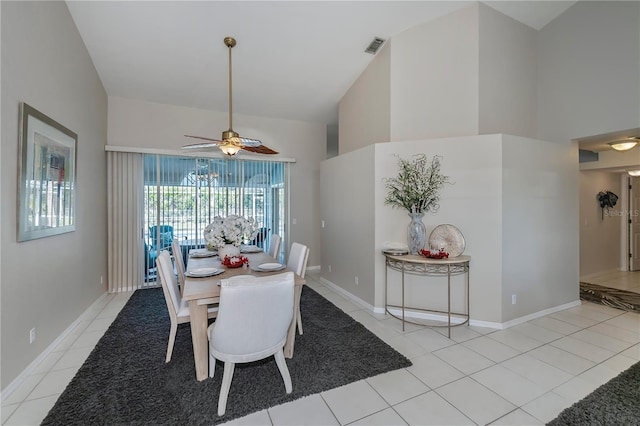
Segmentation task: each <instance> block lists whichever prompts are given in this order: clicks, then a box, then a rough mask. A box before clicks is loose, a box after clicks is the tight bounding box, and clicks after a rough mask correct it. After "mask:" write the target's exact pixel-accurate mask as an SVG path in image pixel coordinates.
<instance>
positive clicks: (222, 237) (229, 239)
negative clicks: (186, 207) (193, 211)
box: [204, 215, 258, 250]
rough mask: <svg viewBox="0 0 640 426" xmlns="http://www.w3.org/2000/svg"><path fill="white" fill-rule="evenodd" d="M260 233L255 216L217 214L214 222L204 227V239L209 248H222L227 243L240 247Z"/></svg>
mask: <svg viewBox="0 0 640 426" xmlns="http://www.w3.org/2000/svg"><path fill="white" fill-rule="evenodd" d="M257 234H258V224H257V222H256V221H255V220H254V219H253V218H251V217H250V218H249V219H246V218H244V217H242V216H238V215H229V216H227V217H226V218H223V217H220V216H216V217H214V218H213V222H211V223H210V224H209V225H207V227H206V228H204V239H205V241H206V242H207V248H208V249H209V250H214V249H220V248H222V247H224V246H225V245H226V244H233V245H234V246H236V247H239V246H240V244H242V243H244V242H247V241H251V240H253V239H254V238H255V237H256V235H257Z"/></svg>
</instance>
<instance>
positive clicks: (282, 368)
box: [273, 349, 293, 393]
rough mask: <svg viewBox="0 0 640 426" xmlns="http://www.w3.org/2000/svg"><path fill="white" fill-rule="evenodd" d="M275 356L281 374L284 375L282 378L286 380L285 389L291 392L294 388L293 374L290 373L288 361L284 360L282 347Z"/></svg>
mask: <svg viewBox="0 0 640 426" xmlns="http://www.w3.org/2000/svg"><path fill="white" fill-rule="evenodd" d="M273 356H274V357H275V358H276V364H277V365H278V370H280V374H281V375H282V380H284V390H285V391H286V392H287V393H291V391H292V390H293V386H292V385H291V376H290V375H289V369H288V368H287V362H286V361H285V360H284V352H283V350H282V349H280V350H279V351H278V352H276V353H275V354H274V355H273Z"/></svg>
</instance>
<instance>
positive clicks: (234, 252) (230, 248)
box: [218, 244, 240, 260]
mask: <svg viewBox="0 0 640 426" xmlns="http://www.w3.org/2000/svg"><path fill="white" fill-rule="evenodd" d="M218 256H220V260H224V258H225V256H229V257H233V256H240V247H236V246H234V245H233V244H225V245H224V246H223V247H221V248H219V249H218Z"/></svg>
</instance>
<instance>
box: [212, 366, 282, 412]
mask: <svg viewBox="0 0 640 426" xmlns="http://www.w3.org/2000/svg"><path fill="white" fill-rule="evenodd" d="M283 359H284V356H283ZM235 367H236V365H235V364H234V363H233V362H228V361H225V363H224V373H223V375H222V387H221V388H220V398H218V415H219V416H222V415H224V412H225V411H227V397H228V396H229V388H230V387H231V379H233V370H234V369H235Z"/></svg>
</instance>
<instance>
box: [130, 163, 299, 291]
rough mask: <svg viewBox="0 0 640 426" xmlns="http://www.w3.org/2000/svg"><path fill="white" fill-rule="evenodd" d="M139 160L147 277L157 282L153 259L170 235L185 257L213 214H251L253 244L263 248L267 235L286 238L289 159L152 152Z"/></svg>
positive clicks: (200, 243)
mask: <svg viewBox="0 0 640 426" xmlns="http://www.w3.org/2000/svg"><path fill="white" fill-rule="evenodd" d="M143 162H144V188H143V210H144V221H143V222H144V224H143V231H144V232H143V238H144V245H145V281H147V282H152V281H155V278H156V276H155V258H156V257H157V254H158V253H159V251H160V250H168V249H170V246H171V243H172V241H173V239H174V238H177V239H178V241H179V242H180V247H181V253H180V255H181V256H183V258H184V260H185V261H186V256H187V253H188V250H189V249H191V248H197V247H203V246H204V240H203V236H202V231H203V230H204V228H205V227H206V226H207V225H208V224H209V223H211V222H212V221H213V218H214V217H215V216H223V217H224V216H227V215H230V214H237V215H242V216H245V217H253V218H254V219H255V220H256V221H257V222H258V224H259V226H260V232H259V233H258V236H257V237H256V239H255V240H254V241H253V242H252V243H253V244H256V245H258V246H260V247H263V248H265V249H267V248H268V246H269V240H270V236H271V234H279V235H280V236H281V237H282V238H283V239H285V240H286V235H285V219H286V214H285V212H286V211H287V206H286V200H287V199H288V196H287V191H288V188H287V175H288V163H285V162H278V161H262V160H244V159H235V158H234V159H226V158H194V157H175V156H164V155H155V154H154V155H145V156H144V159H143ZM281 247H283V248H284V247H286V244H282V246H281ZM281 251H283V249H282V250H281ZM173 254H174V255H177V253H173ZM280 257H282V254H281V255H280Z"/></svg>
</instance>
